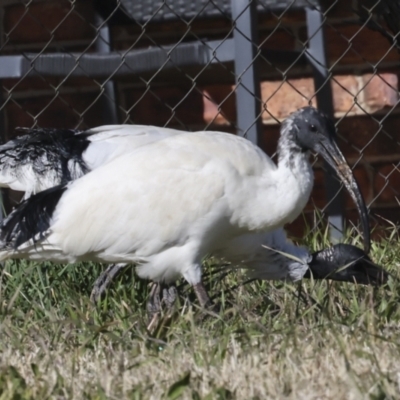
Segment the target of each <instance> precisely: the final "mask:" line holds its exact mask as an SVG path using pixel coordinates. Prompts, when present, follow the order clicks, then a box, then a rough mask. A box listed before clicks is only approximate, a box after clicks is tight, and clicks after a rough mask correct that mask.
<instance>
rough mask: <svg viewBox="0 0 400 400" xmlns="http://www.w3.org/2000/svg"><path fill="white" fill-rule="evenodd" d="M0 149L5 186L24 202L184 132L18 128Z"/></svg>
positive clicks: (141, 128) (127, 127) (128, 128)
mask: <svg viewBox="0 0 400 400" xmlns="http://www.w3.org/2000/svg"><path fill="white" fill-rule="evenodd" d="M16 133H17V134H19V135H20V136H18V137H17V138H15V139H13V140H10V141H8V142H7V143H5V144H3V145H1V146H0V187H3V188H9V189H12V190H16V191H22V192H25V194H24V199H27V198H28V197H30V196H31V194H35V193H38V192H41V191H43V190H45V189H49V188H52V187H54V186H56V185H60V184H65V183H67V182H70V181H73V180H75V179H78V178H80V177H81V176H83V175H85V174H87V173H88V172H89V171H92V170H94V169H96V168H98V167H99V166H101V165H104V164H106V163H107V162H109V161H112V160H114V159H115V158H117V157H119V156H120V155H122V154H126V153H129V152H131V151H132V150H134V149H136V148H138V147H141V146H144V145H147V144H149V143H152V142H154V141H158V140H161V139H163V138H165V137H169V136H173V135H177V134H181V133H183V132H182V131H178V130H174V129H168V128H158V127H149V126H143V125H104V126H99V127H97V128H93V129H89V130H86V131H82V130H73V129H56V128H17V130H16Z"/></svg>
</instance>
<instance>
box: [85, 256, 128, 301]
mask: <svg viewBox="0 0 400 400" xmlns="http://www.w3.org/2000/svg"><path fill="white" fill-rule="evenodd" d="M127 265H128V264H111V265H109V266H108V267H107V269H106V270H105V271H103V272H102V273H101V275H100V276H99V277H98V278H97V279H96V281H95V282H94V284H93V289H92V293H91V294H90V301H91V302H92V303H95V304H96V303H98V301H99V300H100V299H101V298H102V296H103V295H104V293H105V291H106V290H107V288H108V287H109V286H110V284H111V282H112V281H113V279H114V278H115V277H117V276H118V275H119V274H120V272H121V271H122V270H124V269H125V268H126V266H127Z"/></svg>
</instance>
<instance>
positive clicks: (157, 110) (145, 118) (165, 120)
mask: <svg viewBox="0 0 400 400" xmlns="http://www.w3.org/2000/svg"><path fill="white" fill-rule="evenodd" d="M124 96H125V105H126V109H127V110H129V112H128V114H129V117H130V120H131V122H134V123H136V124H151V125H158V126H163V125H166V124H168V126H181V127H182V124H184V125H192V124H200V125H204V119H203V112H204V104H203V101H204V100H203V95H202V93H201V91H199V90H196V89H194V90H191V88H190V87H162V88H154V89H153V88H152V89H151V91H148V92H145V93H144V91H143V90H141V91H139V90H125V91H124Z"/></svg>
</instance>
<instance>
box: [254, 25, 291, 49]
mask: <svg viewBox="0 0 400 400" xmlns="http://www.w3.org/2000/svg"><path fill="white" fill-rule="evenodd" d="M258 37H259V43H260V44H261V46H260V47H261V48H262V49H274V50H282V49H294V48H295V45H296V35H295V33H294V32H292V31H291V30H290V28H288V29H276V30H273V31H264V30H263V31H261V32H260V33H259V35H258Z"/></svg>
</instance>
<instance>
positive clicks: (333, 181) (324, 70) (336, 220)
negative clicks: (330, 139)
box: [306, 8, 343, 242]
mask: <svg viewBox="0 0 400 400" xmlns="http://www.w3.org/2000/svg"><path fill="white" fill-rule="evenodd" d="M306 15H307V31H308V38H309V46H308V50H307V52H306V55H307V58H308V60H309V62H310V64H311V65H312V67H313V71H314V85H315V91H316V98H317V104H318V108H319V109H320V110H321V111H323V112H324V113H325V114H327V115H328V116H329V117H331V118H333V116H334V107H333V96H332V88H331V84H330V79H329V70H328V61H327V56H326V47H325V40H324V33H323V20H322V14H321V11H320V10H317V9H311V8H306ZM325 169H326V170H327V172H326V173H325V188H326V195H327V200H328V207H327V211H328V220H329V226H330V236H331V240H332V241H334V242H337V241H339V240H340V239H341V238H342V236H343V195H342V192H341V190H340V189H341V184H340V182H339V180H338V179H337V175H336V173H335V172H334V171H333V170H332V168H331V167H330V166H329V165H328V164H327V163H325Z"/></svg>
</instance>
